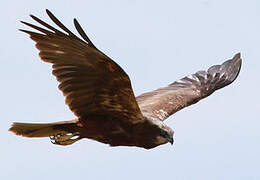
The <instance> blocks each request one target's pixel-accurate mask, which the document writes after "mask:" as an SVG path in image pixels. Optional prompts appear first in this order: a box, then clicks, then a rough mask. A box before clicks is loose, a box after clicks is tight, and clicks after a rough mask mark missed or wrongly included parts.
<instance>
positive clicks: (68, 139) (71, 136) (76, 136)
mask: <svg viewBox="0 0 260 180" xmlns="http://www.w3.org/2000/svg"><path fill="white" fill-rule="evenodd" d="M50 139H51V142H52V143H53V144H58V145H70V144H73V143H74V142H76V141H78V140H80V139H81V137H80V133H79V132H75V133H58V134H55V135H53V136H50Z"/></svg>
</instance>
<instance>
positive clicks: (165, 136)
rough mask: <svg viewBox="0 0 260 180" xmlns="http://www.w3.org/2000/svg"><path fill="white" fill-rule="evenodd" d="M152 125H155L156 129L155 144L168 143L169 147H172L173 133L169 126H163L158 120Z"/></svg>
mask: <svg viewBox="0 0 260 180" xmlns="http://www.w3.org/2000/svg"><path fill="white" fill-rule="evenodd" d="M154 125H156V126H157V128H158V133H157V135H156V139H155V143H156V144H157V145H161V144H165V143H168V142H169V143H171V145H173V142H174V140H173V134H174V131H173V130H172V129H171V128H170V127H169V126H167V125H165V124H164V123H163V122H162V121H159V120H158V121H157V122H155V123H154Z"/></svg>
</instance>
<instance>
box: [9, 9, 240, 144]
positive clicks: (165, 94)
mask: <svg viewBox="0 0 260 180" xmlns="http://www.w3.org/2000/svg"><path fill="white" fill-rule="evenodd" d="M46 12H47V14H48V16H49V17H50V19H51V20H52V21H53V22H54V23H55V24H56V25H57V26H58V27H59V28H60V29H61V30H58V29H56V28H54V27H53V26H51V25H49V24H47V23H46V22H44V21H42V20H40V19H39V18H37V17H35V16H33V15H31V17H32V19H34V20H35V21H37V22H38V23H39V24H41V25H42V26H43V27H44V28H43V27H39V26H36V25H33V24H30V23H27V22H23V21H21V22H22V23H23V24H25V25H27V26H29V27H31V28H33V29H35V30H37V31H38V32H33V31H28V30H23V29H20V30H21V31H23V32H25V33H27V34H29V35H30V38H31V39H32V40H34V41H35V42H36V47H37V48H38V49H39V51H40V53H39V56H40V58H41V59H42V60H43V61H44V62H47V63H51V64H52V68H53V71H52V74H53V75H54V76H56V78H57V80H58V81H59V86H58V87H59V89H60V90H61V91H62V92H63V95H64V96H65V99H66V104H67V105H68V106H69V108H70V110H71V111H72V112H73V113H74V114H75V115H76V117H77V118H76V119H74V120H71V121H63V122H56V123H20V122H14V123H13V124H12V125H11V128H10V129H9V131H11V132H13V133H15V134H16V135H21V136H25V137H50V139H51V142H52V143H54V144H59V145H70V144H72V143H74V142H76V141H78V140H80V139H82V138H89V139H92V140H96V141H99V142H101V143H105V144H109V145H110V146H136V147H141V148H145V149H151V148H154V147H157V146H159V145H162V144H165V143H167V142H169V143H171V144H172V143H173V134H174V132H173V130H172V129H171V128H170V127H168V126H167V125H166V124H164V122H163V121H164V120H165V119H167V118H168V117H169V116H171V115H172V114H174V113H175V112H177V111H179V110H180V109H182V108H184V107H187V106H189V105H191V104H194V103H196V102H198V101H200V100H201V99H203V98H205V97H207V96H209V95H210V94H212V93H213V92H214V91H216V90H218V89H220V88H223V87H225V86H227V85H229V84H230V83H232V82H233V81H234V80H235V79H236V77H237V76H238V74H239V71H240V68H241V61H242V60H241V57H240V53H238V54H236V55H235V56H234V57H233V58H232V59H230V60H227V61H225V62H224V63H223V64H221V65H214V66H211V67H210V68H209V69H208V70H207V71H198V72H196V73H195V74H191V75H189V76H186V77H184V78H182V79H180V80H177V81H175V82H173V83H171V84H169V85H168V86H166V87H163V88H159V89H156V90H154V91H151V92H147V93H144V94H141V95H139V96H137V97H135V96H134V93H133V90H132V87H131V82H130V79H129V77H128V75H127V74H126V73H125V71H124V70H123V69H122V68H121V67H120V66H119V65H118V64H116V63H115V62H114V61H113V60H112V59H110V58H109V57H108V56H106V55H105V54H104V53H102V52H101V51H100V50H98V49H97V48H96V47H95V45H94V44H93V43H92V42H91V41H90V39H89V38H88V36H87V35H86V34H85V32H84V31H83V29H82V27H81V26H80V24H79V23H78V21H77V20H76V19H74V25H75V28H76V29H77V32H78V33H79V34H80V36H81V38H79V37H78V36H76V35H75V34H74V33H72V32H71V31H70V30H69V29H68V28H66V27H65V26H64V25H63V24H62V23H61V22H60V21H59V20H58V19H57V18H56V17H55V16H54V15H53V14H52V13H51V12H50V11H49V10H46Z"/></svg>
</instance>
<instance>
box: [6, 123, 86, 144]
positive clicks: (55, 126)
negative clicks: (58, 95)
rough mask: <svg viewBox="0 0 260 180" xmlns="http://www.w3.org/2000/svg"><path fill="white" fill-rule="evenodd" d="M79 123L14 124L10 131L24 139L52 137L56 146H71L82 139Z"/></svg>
mask: <svg viewBox="0 0 260 180" xmlns="http://www.w3.org/2000/svg"><path fill="white" fill-rule="evenodd" d="M76 122H77V121H75V120H74V121H64V122H57V123H45V124H44V123H42V124H40V123H20V122H14V123H13V124H12V125H11V128H10V129H9V131H10V132H13V133H14V134H16V135H19V136H24V137H51V140H52V142H53V143H54V144H60V145H69V144H72V143H74V142H76V141H77V140H79V139H81V137H80V131H79V126H77V123H76Z"/></svg>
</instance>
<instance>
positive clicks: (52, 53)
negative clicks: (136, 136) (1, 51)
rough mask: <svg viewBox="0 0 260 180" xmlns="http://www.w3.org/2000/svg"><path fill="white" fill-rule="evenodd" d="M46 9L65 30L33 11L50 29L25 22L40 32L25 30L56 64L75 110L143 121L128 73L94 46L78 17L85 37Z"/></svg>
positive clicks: (61, 86)
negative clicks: (46, 21)
mask: <svg viewBox="0 0 260 180" xmlns="http://www.w3.org/2000/svg"><path fill="white" fill-rule="evenodd" d="M46 12H47V14H48V16H49V17H50V18H51V19H52V21H53V22H54V23H55V24H56V25H57V26H59V27H60V28H61V29H62V30H63V31H64V32H65V33H64V32H62V31H59V30H57V29H56V28H54V27H52V26H50V25H49V24H47V23H45V22H43V21H42V20H40V19H39V18H37V17H35V16H33V15H31V17H32V18H33V19H34V20H35V21H37V22H38V23H40V24H41V25H43V26H44V27H45V28H46V29H44V28H41V27H38V26H35V25H33V24H30V23H26V22H22V23H23V24H25V25H28V26H30V27H32V28H34V29H36V30H38V31H39V32H40V33H36V32H32V31H27V30H21V31H23V32H25V33H28V34H29V35H30V37H31V39H32V40H34V41H35V42H36V47H37V48H38V49H39V50H40V53H39V55H40V58H41V59H42V60H43V61H44V62H48V63H52V64H53V66H52V67H53V74H54V75H55V76H56V78H57V80H58V81H59V82H60V84H59V89H60V90H61V91H62V92H63V94H64V96H65V98H66V103H67V104H68V106H69V107H70V109H71V110H72V111H73V112H74V114H75V115H77V116H78V117H86V116H89V115H91V116H93V115H94V116H95V115H104V116H106V115H108V116H109V117H111V118H113V117H116V118H117V119H122V120H124V121H130V122H131V123H136V122H138V121H143V119H144V118H143V116H142V114H141V112H140V109H139V107H138V105H137V102H136V100H135V97H134V93H133V90H132V87H131V82H130V79H129V77H128V75H127V74H126V73H125V72H124V71H123V70H122V69H121V68H120V67H119V65H117V64H116V63H115V62H114V61H113V60H111V59H110V58H109V57H108V56H106V55H105V54H103V53H102V52H101V51H99V50H98V49H97V48H96V47H95V46H94V44H93V43H92V42H91V41H90V40H89V38H88V37H87V35H86V34H85V32H84V31H83V30H82V28H81V26H80V25H79V23H78V21H77V20H76V19H74V25H75V27H76V29H77V31H78V33H79V34H80V35H81V37H82V38H83V39H84V40H85V41H83V40H82V39H80V38H78V37H77V36H76V35H75V34H73V33H72V32H71V31H70V30H68V29H67V28H66V27H65V26H64V25H63V24H62V23H61V22H60V21H59V20H58V19H57V18H56V17H55V16H54V15H53V14H52V13H51V12H50V11H49V10H46Z"/></svg>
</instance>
